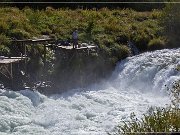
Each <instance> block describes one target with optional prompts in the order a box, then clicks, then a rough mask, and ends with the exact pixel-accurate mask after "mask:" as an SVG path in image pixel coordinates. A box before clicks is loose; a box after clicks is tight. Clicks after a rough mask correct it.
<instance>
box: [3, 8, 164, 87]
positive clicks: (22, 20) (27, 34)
mask: <svg viewBox="0 0 180 135" xmlns="http://www.w3.org/2000/svg"><path fill="white" fill-rule="evenodd" d="M160 14H161V11H157V10H154V11H151V12H137V11H134V10H131V9H119V10H118V9H114V10H109V9H107V8H102V9H99V10H96V9H91V10H88V9H87V10H83V9H75V10H71V9H67V8H66V9H53V8H51V7H47V8H46V9H45V10H34V9H30V8H24V9H22V10H19V9H18V8H12V7H5V8H0V55H6V56H8V55H10V56H17V54H18V52H19V51H17V50H16V49H17V46H16V45H14V44H12V43H11V39H28V38H35V37H40V36H42V35H48V36H50V37H54V38H56V39H57V40H65V39H68V38H71V34H72V32H73V30H74V28H77V29H78V31H79V42H90V41H92V42H94V43H96V44H97V45H98V46H99V50H100V51H99V54H98V55H92V56H88V57H84V56H78V57H76V58H75V59H73V60H72V61H73V62H66V61H64V60H63V59H60V60H59V58H60V57H61V56H58V57H56V58H57V60H56V64H55V66H53V68H51V71H50V72H49V73H51V74H52V76H53V78H56V80H58V81H61V82H64V81H65V80H64V81H63V80H61V79H62V75H63V74H65V75H67V74H70V75H69V77H68V78H66V80H70V79H72V78H75V79H77V75H78V76H81V75H80V74H83V76H84V77H86V76H87V74H86V73H87V71H88V73H89V72H90V73H94V74H96V75H98V76H101V77H102V76H104V74H108V72H110V71H111V70H113V68H114V66H115V64H116V62H117V61H119V60H121V59H124V58H126V57H127V56H128V55H129V53H130V51H129V48H128V47H127V46H126V45H127V41H128V40H131V41H132V42H134V43H135V45H136V46H137V48H138V49H139V50H140V51H141V52H143V51H147V50H155V49H161V48H164V47H165V45H166V40H165V38H164V37H163V36H162V27H161V26H160V25H159V23H158V19H159V17H160ZM20 49H22V48H20ZM42 49H43V48H41V47H40V46H39V47H36V48H35V49H33V48H31V47H28V54H31V56H33V57H32V58H31V60H33V62H30V63H33V66H32V67H37V68H36V70H37V71H36V72H40V68H39V67H40V66H42V65H43V64H41V63H42V59H41V58H42V55H43V54H42V53H41V52H42ZM37 50H39V51H37ZM39 52H40V53H39ZM48 56H49V57H48V62H49V63H48V65H49V66H50V67H52V65H53V64H52V63H53V62H54V61H53V60H52V56H51V55H50V54H49V55H48ZM34 57H35V59H33V58H34ZM87 61H89V62H88V63H87ZM62 63H65V64H64V65H62ZM79 65H81V66H79ZM30 67H31V66H30ZM67 67H71V68H70V69H67ZM89 67H90V68H89ZM38 74H39V73H38ZM72 76H73V77H72ZM91 76H94V75H91ZM84 77H81V78H84ZM86 78H87V77H86ZM77 80H83V79H80V78H79V79H77ZM88 80H94V79H93V78H89V79H88ZM75 82H76V81H75V80H74V83H75ZM81 83H82V81H81ZM78 84H79V83H77V85H78Z"/></svg>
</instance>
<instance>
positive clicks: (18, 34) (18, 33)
mask: <svg viewBox="0 0 180 135" xmlns="http://www.w3.org/2000/svg"><path fill="white" fill-rule="evenodd" d="M10 36H11V37H14V38H16V39H28V38H29V37H30V35H29V33H28V32H26V31H24V30H23V29H13V30H12V31H11V32H10Z"/></svg>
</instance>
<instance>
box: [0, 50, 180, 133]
mask: <svg viewBox="0 0 180 135" xmlns="http://www.w3.org/2000/svg"><path fill="white" fill-rule="evenodd" d="M178 65H180V49H172V50H170V49H165V50H159V51H155V52H147V53H143V54H140V55H136V56H133V57H129V58H127V59H125V60H123V61H121V62H119V63H118V64H117V66H116V69H115V71H114V73H113V74H112V77H111V78H110V79H109V80H106V81H102V83H100V84H94V85H92V86H91V87H88V88H84V89H73V90H69V91H66V92H64V93H62V94H56V95H51V96H49V97H47V96H45V95H43V94H40V93H39V92H37V91H35V92H33V91H30V90H21V91H18V92H15V91H11V90H9V91H8V90H3V89H0V134H3V135H24V134H26V135H30V134H33V135H40V134H43V135H50V134H51V135H59V134H61V135H99V134H101V135H104V134H106V133H107V132H110V131H112V130H113V128H114V127H115V126H116V125H118V124H119V123H120V122H122V121H126V120H128V119H129V116H130V114H131V113H132V112H134V113H135V114H136V115H137V116H138V117H141V116H142V114H143V113H146V111H147V110H148V108H149V107H151V106H152V107H155V106H158V107H164V106H166V104H170V98H169V95H168V93H167V87H171V85H172V82H174V81H176V80H179V79H180V71H178V70H177V69H176V67H177V66H178Z"/></svg>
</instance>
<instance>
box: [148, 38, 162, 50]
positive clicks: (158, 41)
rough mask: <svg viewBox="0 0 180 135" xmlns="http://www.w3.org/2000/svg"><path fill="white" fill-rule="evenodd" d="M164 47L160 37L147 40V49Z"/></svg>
mask: <svg viewBox="0 0 180 135" xmlns="http://www.w3.org/2000/svg"><path fill="white" fill-rule="evenodd" d="M163 48H165V40H164V39H161V38H154V39H152V40H150V41H149V43H148V49H149V50H159V49H163Z"/></svg>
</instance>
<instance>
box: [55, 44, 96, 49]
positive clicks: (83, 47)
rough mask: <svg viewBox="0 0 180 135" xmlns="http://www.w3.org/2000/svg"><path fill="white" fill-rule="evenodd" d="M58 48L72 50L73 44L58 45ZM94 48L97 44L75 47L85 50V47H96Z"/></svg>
mask: <svg viewBox="0 0 180 135" xmlns="http://www.w3.org/2000/svg"><path fill="white" fill-rule="evenodd" d="M58 48H61V49H67V50H71V49H73V46H58ZM94 48H96V46H92V45H88V46H82V47H79V48H75V49H77V50H85V49H94Z"/></svg>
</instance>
